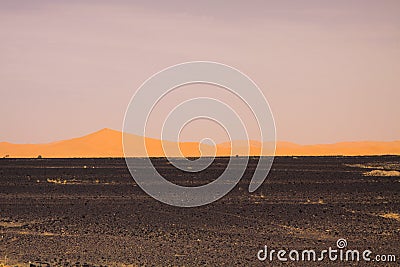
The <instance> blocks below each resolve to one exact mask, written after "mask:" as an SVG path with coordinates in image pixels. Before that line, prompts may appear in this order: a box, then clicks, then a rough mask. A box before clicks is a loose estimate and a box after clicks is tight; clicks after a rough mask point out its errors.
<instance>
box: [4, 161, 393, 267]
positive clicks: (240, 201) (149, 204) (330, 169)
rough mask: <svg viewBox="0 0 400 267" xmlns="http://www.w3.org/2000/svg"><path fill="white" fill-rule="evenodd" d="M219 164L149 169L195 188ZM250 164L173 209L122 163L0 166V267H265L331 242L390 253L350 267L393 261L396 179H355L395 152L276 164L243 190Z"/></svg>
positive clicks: (389, 164) (389, 166)
mask: <svg viewBox="0 0 400 267" xmlns="http://www.w3.org/2000/svg"><path fill="white" fill-rule="evenodd" d="M227 161H228V159H227V158H221V159H217V160H216V161H215V162H214V163H213V165H212V167H211V168H209V169H208V170H207V171H205V172H203V173H197V174H195V175H190V174H187V173H184V172H182V171H178V170H176V169H174V168H173V167H172V165H170V164H167V162H166V160H165V159H155V160H154V163H155V165H156V166H157V167H158V168H159V170H160V172H161V173H163V174H165V175H166V176H168V178H169V179H170V180H171V181H173V182H175V183H178V184H191V185H197V184H204V183H205V182H208V181H211V180H212V179H213V177H215V176H216V175H218V174H219V173H221V171H222V170H223V169H224V166H225V165H226V163H227ZM256 163H257V159H256V158H255V159H252V160H251V162H250V164H249V167H248V172H246V174H245V177H244V178H243V179H242V180H241V182H240V184H239V185H238V186H237V187H236V188H235V189H234V190H233V191H231V192H230V193H229V194H228V195H227V196H225V197H224V198H222V199H220V200H218V201H216V202H214V203H212V204H210V205H207V206H202V207H198V208H177V207H171V206H168V205H165V204H163V203H160V202H158V201H156V200H154V199H152V198H151V197H149V196H147V195H146V194H145V193H144V192H143V191H142V190H141V189H140V188H139V187H138V186H136V185H135V183H134V181H133V179H132V178H131V176H130V174H129V172H128V170H127V168H126V165H125V162H124V160H123V159H1V160H0V266H1V265H15V264H19V265H28V262H35V265H39V263H38V262H42V263H48V264H49V265H50V266H71V265H74V266H75V265H76V266H84V265H85V264H86V265H88V266H89V265H96V266H99V265H108V266H124V265H134V266H136V265H138V266H143V265H146V266H170V265H171V266H198V265H207V266H236V265H237V266H276V265H280V264H282V263H280V262H279V261H278V260H277V258H276V257H275V258H274V259H273V261H268V260H267V261H264V262H260V261H259V260H258V259H257V256H256V255H257V252H258V251H259V250H260V249H261V248H263V247H264V245H267V246H268V247H269V248H270V249H275V250H279V249H286V250H288V251H289V250H290V249H297V250H300V251H301V250H303V249H314V250H317V251H320V250H323V249H328V247H332V248H336V240H337V239H339V238H345V239H346V240H347V243H348V244H347V248H346V249H358V250H360V251H363V250H365V249H370V250H371V251H372V252H373V254H372V255H371V257H373V256H374V255H376V254H394V255H396V257H397V263H391V264H389V263H387V262H386V263H382V262H377V261H373V262H370V263H368V264H366V263H365V262H360V263H359V265H361V266H365V265H367V266H388V265H393V266H398V264H399V262H400V245H399V244H400V221H399V217H397V216H398V215H396V214H399V213H400V211H399V210H400V205H399V204H400V176H388V177H381V176H364V175H363V173H366V172H368V171H371V170H397V171H400V167H399V166H400V157H394V156H387V157H298V158H292V157H277V158H275V162H274V164H273V167H272V171H271V173H270V175H269V177H268V178H267V180H266V181H265V182H264V184H263V185H262V186H261V188H259V189H258V190H257V191H256V192H254V193H249V192H248V191H247V187H248V183H249V179H250V177H251V172H252V171H251V170H252V169H254V167H255V166H256ZM356 164H360V165H356ZM310 264H311V263H310V262H301V263H294V262H289V265H296V266H308V265H310ZM314 265H315V266H329V265H332V266H333V265H337V266H344V265H349V262H338V261H336V262H331V261H328V259H327V258H325V260H324V261H323V262H322V263H321V262H319V263H314ZM42 266H45V264H42Z"/></svg>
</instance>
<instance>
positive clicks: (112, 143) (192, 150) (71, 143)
mask: <svg viewBox="0 0 400 267" xmlns="http://www.w3.org/2000/svg"><path fill="white" fill-rule="evenodd" d="M122 137H123V134H122V132H121V131H117V130H113V129H110V128H103V129H100V130H98V131H96V132H93V133H90V134H87V135H84V136H82V137H77V138H73V139H68V140H63V141H58V142H53V143H47V144H11V143H8V142H0V157H14V158H36V157H38V156H41V157H47V158H51V157H54V158H64V157H65V158H71V157H123V156H124V153H123V148H122ZM124 141H125V142H127V144H128V145H129V146H131V147H132V148H133V149H132V151H130V154H129V155H128V156H131V157H143V156H146V155H148V156H154V157H162V156H165V153H164V150H163V149H167V151H169V153H171V154H168V155H170V156H176V157H179V156H185V157H199V156H213V155H217V156H230V155H231V154H232V151H231V150H232V148H233V147H234V148H235V149H236V150H235V154H238V155H251V156H257V155H266V153H265V151H267V150H265V149H263V151H262V147H263V148H265V147H267V146H268V145H269V148H270V149H271V144H270V143H261V142H259V141H254V140H250V141H246V140H237V141H233V142H232V143H231V142H223V143H220V144H217V145H216V146H213V145H211V144H204V143H198V142H181V143H174V142H170V141H161V140H157V139H153V138H145V137H141V136H138V135H134V134H129V133H126V134H124ZM143 141H145V143H146V149H147V152H146V151H145V150H142V149H140V148H141V147H142V148H143ZM139 142H140V143H139ZM136 148H137V149H136ZM275 154H276V155H277V156H282V155H284V156H287V155H288V156H324V155H345V156H353V155H400V141H392V142H379V141H363V142H340V143H335V144H316V145H299V144H295V143H291V142H287V141H281V142H277V143H276V153H275ZM232 155H233V154H232Z"/></svg>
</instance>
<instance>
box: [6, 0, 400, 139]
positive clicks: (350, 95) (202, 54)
mask: <svg viewBox="0 0 400 267" xmlns="http://www.w3.org/2000/svg"><path fill="white" fill-rule="evenodd" d="M147 2H150V1H96V2H94V1H76V2H71V1H14V0H13V1H11V0H10V1H0V36H1V42H0V99H1V105H0V112H1V114H2V115H1V117H0V125H1V128H0V142H1V141H9V142H15V143H42V142H49V141H54V140H60V139H68V138H71V137H75V136H82V135H84V134H87V133H90V132H94V131H96V130H98V129H101V128H104V127H109V128H113V129H117V130H121V128H122V120H123V116H124V112H125V109H126V106H127V104H128V102H129V99H130V98H131V96H132V94H133V93H134V92H135V90H136V89H137V88H138V87H139V86H140V85H141V83H142V82H143V81H145V80H146V79H147V78H148V77H149V76H150V75H152V74H154V73H155V72H158V71H159V70H161V69H163V68H165V67H168V66H170V65H174V64H177V63H181V62H185V61H192V60H211V61H217V62H221V63H224V64H228V65H231V66H233V67H235V68H237V69H239V70H241V71H243V72H244V73H246V74H247V75H248V76H250V77H251V78H252V79H253V80H254V81H255V82H256V83H257V84H258V85H259V87H260V88H261V90H262V91H263V92H264V94H265V96H266V98H267V99H268V101H269V103H270V106H271V109H272V111H273V114H274V117H275V121H276V127H277V139H278V140H288V141H292V142H296V143H300V144H315V143H333V142H338V141H357V140H381V141H390V140H398V139H400V124H399V123H398V117H399V115H400V105H399V104H398V101H399V99H400V90H399V89H400V88H399V87H400V75H398V73H399V70H400V16H399V14H400V2H399V1H361V0H360V1H252V2H251V4H249V3H248V1H225V2H222V1H201V3H197V2H200V1H196V2H195V1H192V2H191V3H187V2H188V1H159V2H158V3H147ZM214 2H217V3H214ZM198 91H202V92H203V90H198ZM195 92H196V90H195V89H192V93H195ZM216 94H217V95H218V94H219V93H216ZM220 96H221V97H224V98H226V99H228V98H229V96H223V94H220ZM178 98H179V97H178V96H176V98H174V96H173V95H172V96H170V98H169V100H168V99H166V102H165V103H164V105H165V106H164V107H160V110H163V108H164V109H165V108H166V107H168V106H171V105H173V104H172V103H174V101H176V99H178ZM232 101H233V102H234V100H232ZM155 128H156V127H155ZM194 128H195V130H193V131H188V133H187V134H186V135H185V136H184V137H185V138H186V139H190V138H195V139H196V138H197V136H195V137H193V136H192V134H194V133H196V134H197V135H207V131H206V129H208V130H209V129H210V128H209V127H197V128H196V127H194ZM201 129H204V131H205V132H204V133H203V132H201ZM250 131H251V130H250ZM213 132H214V133H215V132H216V130H215V131H213ZM154 135H155V136H157V133H154ZM218 135H219V134H218ZM219 136H222V135H219Z"/></svg>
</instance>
